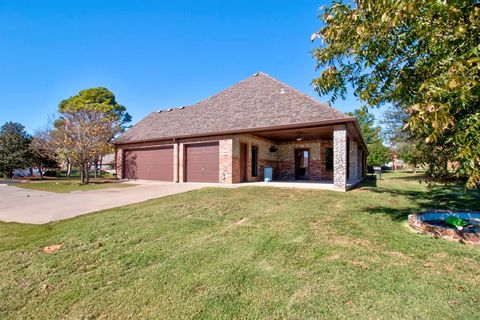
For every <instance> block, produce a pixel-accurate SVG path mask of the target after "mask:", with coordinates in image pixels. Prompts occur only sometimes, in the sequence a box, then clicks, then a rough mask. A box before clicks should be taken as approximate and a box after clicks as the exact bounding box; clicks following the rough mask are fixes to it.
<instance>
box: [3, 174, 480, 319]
mask: <svg viewBox="0 0 480 320" xmlns="http://www.w3.org/2000/svg"><path fill="white" fill-rule="evenodd" d="M384 178H385V180H382V181H374V180H371V181H369V182H367V183H365V184H364V187H362V188H359V189H356V190H354V191H351V192H348V193H338V192H329V191H318V190H298V189H277V188H263V187H244V188H238V189H217V188H207V189H202V190H198V191H192V192H188V193H184V194H180V195H175V196H170V197H166V198H162V199H158V200H151V201H147V202H144V203H141V204H136V205H130V206H126V207H122V208H117V209H112V210H106V211H103V212H100V213H97V214H91V215H87V216H82V217H78V218H74V219H70V220H67V221H64V222H57V223H51V224H48V225H42V226H31V225H19V224H0V279H1V281H0V296H1V300H0V318H1V319H18V318H41V319H57V318H68V319H90V318H102V319H106V318H108V319H125V318H129V317H132V318H139V319H145V318H150V319H179V318H196V319H227V318H237V319H238V318H249V319H257V318H268V319H285V318H287V319H308V318H310V319H313V318H325V319H332V318H342V319H348V318H350V319H382V318H383V319H392V318H396V319H478V318H479V317H480V248H478V247H471V246H466V245H462V244H458V243H455V242H448V241H445V240H441V239H434V238H432V237H429V236H425V235H418V234H415V233H413V232H411V231H410V229H409V228H408V227H407V225H406V217H407V215H408V214H409V213H411V212H414V211H415V210H419V209H425V208H429V207H435V208H452V209H453V208H468V209H480V194H479V193H478V192H468V193H464V192H463V189H462V188H454V187H451V188H442V189H439V188H437V189H432V190H427V189H426V188H425V186H424V185H423V184H419V183H418V176H412V175H410V174H386V175H384ZM54 244H62V245H63V246H62V248H61V249H60V250H59V251H57V252H55V253H52V254H46V253H43V252H42V251H41V249H42V248H43V247H44V246H48V245H54Z"/></svg>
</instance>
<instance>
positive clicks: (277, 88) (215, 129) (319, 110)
mask: <svg viewBox="0 0 480 320" xmlns="http://www.w3.org/2000/svg"><path fill="white" fill-rule="evenodd" d="M115 144H116V148H117V150H116V155H117V161H116V163H117V176H118V177H119V178H126V179H148V180H163V181H175V182H217V183H218V182H220V183H228V184H229V183H239V182H244V181H262V180H263V179H264V168H265V167H267V166H269V167H271V168H273V179H274V180H314V181H326V182H330V183H333V184H334V186H335V187H336V188H338V189H342V190H346V189H347V188H348V187H349V186H350V185H352V184H355V183H356V182H358V181H360V180H361V179H362V178H363V177H364V176H365V173H366V155H367V152H368V151H367V148H366V145H365V142H364V140H363V137H362V135H361V131H360V127H359V125H358V122H357V120H356V119H355V118H352V117H349V116H346V115H345V114H343V113H341V112H339V111H337V110H335V109H333V108H332V107H329V106H327V105H325V104H322V103H320V102H318V101H316V100H314V99H313V98H311V97H309V96H307V95H305V94H303V93H301V92H299V91H297V90H295V89H293V88H291V87H289V86H288V85H286V84H284V83H282V82H280V81H278V80H276V79H274V78H272V77H270V76H268V75H266V74H264V73H256V74H254V75H253V76H251V77H249V78H247V79H245V80H243V81H241V82H239V83H237V84H235V85H233V86H231V87H229V88H228V89H226V90H224V91H221V92H220V93H218V94H216V95H214V96H212V97H210V98H208V99H206V100H203V101H201V102H199V103H197V104H194V105H192V106H186V107H180V108H176V109H168V110H159V111H157V112H153V113H151V114H150V115H148V116H147V117H146V118H144V119H143V120H141V121H140V122H138V123H137V124H136V125H135V126H133V127H132V128H131V129H129V130H128V131H127V132H125V133H124V134H123V135H121V136H120V137H119V138H118V139H117V140H116V142H115Z"/></svg>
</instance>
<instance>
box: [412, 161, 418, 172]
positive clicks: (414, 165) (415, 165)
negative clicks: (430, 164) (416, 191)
mask: <svg viewBox="0 0 480 320" xmlns="http://www.w3.org/2000/svg"><path fill="white" fill-rule="evenodd" d="M412 173H413V174H415V173H417V164H415V163H414V164H413V169H412Z"/></svg>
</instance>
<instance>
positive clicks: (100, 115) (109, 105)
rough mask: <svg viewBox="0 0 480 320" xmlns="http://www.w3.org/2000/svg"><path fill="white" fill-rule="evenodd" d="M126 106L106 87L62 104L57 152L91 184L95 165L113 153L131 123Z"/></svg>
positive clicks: (57, 123) (55, 133)
mask: <svg viewBox="0 0 480 320" xmlns="http://www.w3.org/2000/svg"><path fill="white" fill-rule="evenodd" d="M125 110H126V109H125V107H124V106H122V105H120V104H118V103H117V102H116V100H115V96H114V95H113V93H111V92H110V91H108V90H107V89H105V88H92V89H86V90H82V91H80V92H79V94H78V95H76V96H73V97H71V98H69V99H66V100H64V101H62V102H61V103H60V105H59V113H60V118H59V119H58V120H57V121H55V123H54V127H55V129H54V130H53V132H52V138H53V141H54V144H55V145H56V148H57V150H59V152H60V153H61V154H62V155H63V156H64V157H65V158H67V159H69V161H71V162H72V163H73V164H74V165H76V166H77V167H78V168H79V170H80V178H81V183H89V171H90V167H91V166H92V164H94V163H96V161H98V159H99V158H100V157H101V156H103V155H104V154H105V153H107V152H110V150H111V148H112V140H113V139H114V137H115V136H116V135H117V134H119V133H120V132H121V131H122V126H124V125H125V123H126V121H129V120H130V116H129V115H128V113H126V112H125Z"/></svg>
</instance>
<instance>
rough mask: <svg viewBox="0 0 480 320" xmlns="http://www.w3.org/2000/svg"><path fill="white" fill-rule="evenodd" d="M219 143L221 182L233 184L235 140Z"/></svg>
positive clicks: (225, 140)
mask: <svg viewBox="0 0 480 320" xmlns="http://www.w3.org/2000/svg"><path fill="white" fill-rule="evenodd" d="M219 143H220V145H219V149H220V150H219V153H220V154H219V157H220V159H219V162H220V164H219V167H220V170H219V181H220V182H221V183H233V155H232V153H233V139H224V140H220V142H219Z"/></svg>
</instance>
